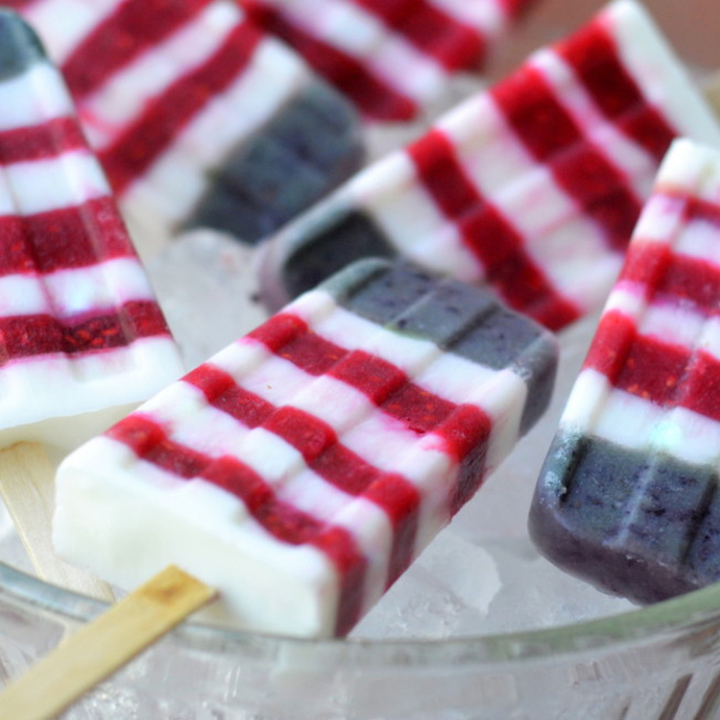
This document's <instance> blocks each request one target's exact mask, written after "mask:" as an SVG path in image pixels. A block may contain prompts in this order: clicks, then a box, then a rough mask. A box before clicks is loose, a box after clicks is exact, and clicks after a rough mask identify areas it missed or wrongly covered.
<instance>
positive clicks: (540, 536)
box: [530, 140, 720, 602]
mask: <svg viewBox="0 0 720 720" xmlns="http://www.w3.org/2000/svg"><path fill="white" fill-rule="evenodd" d="M719 468H720V152H718V151H717V150H714V149H710V148H707V147H704V146H702V145H699V144H696V143H692V142H691V141H689V140H678V141H677V142H676V143H674V144H673V146H672V148H671V150H670V152H669V153H668V156H667V158H666V160H665V161H664V162H663V165H662V168H661V170H660V173H659V176H658V179H657V183H656V185H655V190H654V192H653V194H652V196H651V198H650V200H649V201H648V203H647V205H646V206H645V209H644V210H643V213H642V216H641V218H640V221H639V223H638V226H637V228H636V230H635V234H634V236H633V240H632V243H631V244H630V248H629V251H628V256H627V260H626V262H625V265H624V267H623V270H622V273H621V274H620V277H619V279H618V281H617V283H616V284H615V286H614V288H613V290H612V293H611V295H610V298H609V300H608V302H607V305H606V307H605V310H604V312H603V315H602V318H601V320H600V324H599V327H598V330H597V334H596V335H595V338H594V340H593V343H592V345H591V348H590V351H589V353H588V356H587V358H586V360H585V364H584V366H583V369H582V371H581V373H580V376H579V377H578V379H577V382H576V384H575V386H574V388H573V390H572V393H571V396H570V398H569V400H568V404H567V407H566V409H565V412H564V414H563V416H562V419H561V422H560V428H559V430H558V433H557V436H556V438H555V441H554V443H553V446H552V448H551V450H550V452H549V454H548V457H547V460H546V462H545V465H544V468H543V471H542V473H541V476H540V479H539V481H538V486H537V491H536V495H535V498H534V501H533V505H532V512H531V516H530V529H531V533H532V536H533V538H534V540H535V542H536V543H537V544H538V546H539V547H540V549H541V550H542V552H544V553H545V554H546V555H547V556H548V557H549V558H550V559H551V560H552V561H553V562H555V563H556V564H558V565H559V566H560V567H562V568H565V569H567V570H568V571H569V572H572V573H575V574H578V575H580V576H582V577H584V578H586V579H588V580H589V581H590V582H592V583H594V584H596V585H598V586H600V587H601V588H603V589H605V590H609V591H612V592H615V593H619V594H622V595H625V596H627V597H629V598H630V599H633V600H637V601H640V602H652V601H655V600H660V599H664V598H667V597H670V596H673V595H677V594H679V593H682V592H686V591H688V590H693V589H696V588H700V587H703V586H704V585H707V584H709V583H712V582H716V581H717V580H720V493H718V477H719V476H718V471H719Z"/></svg>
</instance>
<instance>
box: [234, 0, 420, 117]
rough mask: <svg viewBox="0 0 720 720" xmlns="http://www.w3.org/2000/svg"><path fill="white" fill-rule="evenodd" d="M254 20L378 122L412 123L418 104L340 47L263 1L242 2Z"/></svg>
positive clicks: (245, 0) (243, 0)
mask: <svg viewBox="0 0 720 720" xmlns="http://www.w3.org/2000/svg"><path fill="white" fill-rule="evenodd" d="M241 4H242V5H243V7H244V8H245V10H246V11H247V13H248V16H249V17H250V19H251V20H252V21H253V22H255V23H257V24H258V25H260V26H261V27H262V28H264V29H265V30H266V31H267V32H269V33H271V34H273V35H276V36H277V37H279V38H281V39H282V40H284V41H285V42H286V43H288V45H291V46H292V47H293V48H294V49H295V50H296V51H297V52H298V53H300V55H302V56H303V58H304V59H305V60H306V61H307V63H308V64H309V65H311V66H312V67H313V68H314V69H315V70H316V71H317V72H318V73H320V74H321V75H322V76H323V77H324V78H326V79H327V80H328V82H330V83H331V84H332V85H334V86H335V87H336V88H338V89H339V90H340V91H341V92H342V93H344V94H345V95H346V96H347V97H348V98H350V99H351V100H352V101H353V102H354V103H355V104H356V105H357V106H358V108H359V109H360V110H361V112H362V113H364V114H365V115H366V116H368V117H371V118H375V119H376V120H385V121H393V120H411V119H412V118H413V117H415V115H416V114H417V112H418V109H419V108H418V105H417V104H416V103H415V102H414V101H413V100H412V99H411V98H409V97H407V96H405V95H403V94H402V93H401V92H399V91H398V90H395V89H394V88H392V87H390V86H389V85H388V84H387V83H385V82H384V81H383V80H382V79H381V78H379V77H377V76H376V75H374V74H373V72H372V71H371V70H370V69H369V68H367V67H366V66H365V65H363V64H362V61H360V60H356V59H355V58H353V57H352V56H351V55H348V54H347V53H345V52H343V51H342V50H340V49H339V48H336V47H334V46H332V45H328V44H327V43H325V42H322V41H321V40H318V39H317V38H315V37H313V36H312V35H310V34H308V33H306V32H305V31H304V30H302V29H301V28H299V27H297V26H295V25H293V24H292V23H291V22H290V21H288V20H286V19H285V18H284V17H283V16H282V14H281V13H280V11H278V10H276V9H274V8H272V7H270V6H268V5H266V4H265V3H264V2H263V1H262V0H241Z"/></svg>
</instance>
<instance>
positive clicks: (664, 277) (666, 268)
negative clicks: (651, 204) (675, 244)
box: [620, 195, 720, 315]
mask: <svg viewBox="0 0 720 720" xmlns="http://www.w3.org/2000/svg"><path fill="white" fill-rule="evenodd" d="M667 197H669V198H670V199H671V200H673V201H676V202H677V207H676V212H678V213H681V214H682V219H683V222H684V223H685V224H686V226H688V225H691V224H692V223H709V224H711V225H714V226H716V228H715V229H717V230H718V231H720V206H718V205H716V204H714V203H711V202H708V201H705V200H701V199H698V198H690V197H683V196H676V195H669V196H667ZM620 279H621V280H627V281H631V282H635V283H640V284H642V285H644V286H645V288H646V296H647V297H648V298H650V297H652V296H660V297H663V296H666V297H667V296H670V297H672V298H674V299H675V300H676V301H677V300H679V301H681V302H682V303H687V302H692V303H693V304H694V305H695V306H696V308H697V310H698V311H700V312H702V313H704V314H706V315H710V314H714V313H717V312H718V308H720V266H718V265H717V264H715V263H714V262H711V261H708V260H705V259H703V258H700V257H693V256H689V255H683V254H675V253H674V252H673V250H672V248H671V247H669V246H668V245H666V244H665V243H659V242H652V241H650V242H633V243H632V244H631V245H630V247H629V248H628V254H627V257H626V259H625V264H624V267H623V270H622V273H621V275H620Z"/></svg>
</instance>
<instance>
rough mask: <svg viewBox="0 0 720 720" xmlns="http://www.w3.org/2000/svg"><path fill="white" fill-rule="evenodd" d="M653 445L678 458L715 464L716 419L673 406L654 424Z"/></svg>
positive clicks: (719, 450) (719, 437)
mask: <svg viewBox="0 0 720 720" xmlns="http://www.w3.org/2000/svg"><path fill="white" fill-rule="evenodd" d="M655 446H656V447H657V449H658V450H659V451H661V452H667V453H669V454H670V455H672V456H673V457H676V458H678V459H679V460H685V461H687V462H690V463H697V464H710V465H714V466H717V464H718V461H719V460H720V423H718V422H717V420H713V419H711V418H708V417H704V416H703V415H700V414H699V413H696V412H693V411H692V410H688V409H687V408H682V407H678V408H674V409H673V410H672V411H670V412H668V413H667V414H666V417H665V418H664V420H663V422H662V423H660V424H659V426H658V427H657V428H656V430H655Z"/></svg>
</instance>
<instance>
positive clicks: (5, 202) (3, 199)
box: [0, 169, 17, 216]
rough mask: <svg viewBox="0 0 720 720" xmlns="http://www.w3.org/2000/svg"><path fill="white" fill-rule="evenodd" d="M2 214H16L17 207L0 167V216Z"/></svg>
mask: <svg viewBox="0 0 720 720" xmlns="http://www.w3.org/2000/svg"><path fill="white" fill-rule="evenodd" d="M3 215H17V209H16V207H15V199H14V198H13V194H12V192H11V191H10V187H9V185H8V182H7V178H6V177H5V173H3V172H2V169H0V216H3Z"/></svg>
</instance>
